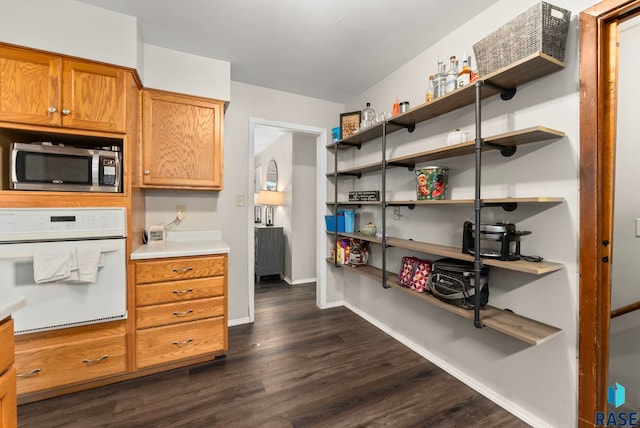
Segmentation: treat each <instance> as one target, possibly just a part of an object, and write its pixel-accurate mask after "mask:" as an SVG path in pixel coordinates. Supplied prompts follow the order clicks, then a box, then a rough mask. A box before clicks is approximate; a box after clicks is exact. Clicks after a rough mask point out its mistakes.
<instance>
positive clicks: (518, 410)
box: [344, 302, 552, 428]
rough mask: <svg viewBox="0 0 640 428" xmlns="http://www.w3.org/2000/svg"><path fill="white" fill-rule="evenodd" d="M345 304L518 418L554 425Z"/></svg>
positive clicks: (535, 424)
mask: <svg viewBox="0 0 640 428" xmlns="http://www.w3.org/2000/svg"><path fill="white" fill-rule="evenodd" d="M344 306H345V307H346V308H347V309H349V310H350V311H351V312H353V313H355V314H356V315H358V316H359V317H360V318H363V319H364V320H365V321H367V322H369V323H370V324H372V325H374V326H375V327H377V328H379V329H380V330H382V331H383V332H385V333H387V334H388V335H389V336H391V337H393V338H394V339H396V340H397V341H398V342H400V343H402V344H403V345H405V346H407V347H408V348H409V349H411V350H412V351H414V352H416V353H418V354H419V355H420V356H422V357H423V358H425V359H426V360H428V361H430V362H432V363H433V364H435V365H436V366H438V367H440V368H441V369H442V370H444V371H445V372H447V373H449V374H450V375H451V376H453V377H455V378H456V379H458V380H459V381H460V382H462V383H464V384H465V385H467V386H468V387H470V388H472V389H474V390H476V391H477V392H479V393H480V394H482V395H483V396H485V397H487V398H488V399H489V400H491V401H493V402H494V403H496V404H497V405H498V406H500V407H502V408H503V409H505V410H506V411H508V412H509V413H511V414H513V415H514V416H516V417H517V418H519V419H521V420H522V421H523V422H525V423H527V424H529V425H531V426H533V427H540V428H552V425H550V424H548V423H547V422H545V421H543V420H542V419H540V418H538V417H537V416H535V415H534V414H532V413H531V412H529V411H528V410H526V409H524V408H522V407H521V406H519V405H517V404H516V403H514V402H513V401H511V400H509V399H507V398H505V397H504V396H503V395H501V394H499V393H498V392H496V391H495V390H493V389H491V388H487V387H486V386H485V385H484V384H482V383H480V382H478V381H477V380H476V379H474V378H473V377H471V376H469V375H468V374H466V373H464V372H461V371H460V370H458V369H457V368H456V367H455V366H453V365H451V364H449V363H448V362H447V361H445V360H443V359H442V358H440V357H438V356H437V355H434V354H432V353H431V352H429V351H428V350H427V349H425V348H423V347H421V346H419V345H418V344H416V343H415V342H413V341H412V340H410V339H408V338H407V337H405V336H403V335H402V334H400V333H398V332H397V331H395V330H393V329H392V328H390V327H389V326H387V325H386V324H384V323H382V322H380V321H379V320H377V319H376V318H373V317H372V316H370V315H369V314H367V313H365V312H363V311H362V310H360V309H358V308H356V307H355V306H353V305H351V304H350V303H349V302H344Z"/></svg>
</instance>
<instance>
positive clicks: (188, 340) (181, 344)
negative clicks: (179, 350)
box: [173, 338, 193, 346]
mask: <svg viewBox="0 0 640 428" xmlns="http://www.w3.org/2000/svg"><path fill="white" fill-rule="evenodd" d="M190 342H193V338H190V339H187V340H183V341H182V342H173V344H174V345H176V346H184V345H186V344H188V343H190Z"/></svg>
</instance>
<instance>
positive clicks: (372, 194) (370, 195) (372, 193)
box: [349, 190, 380, 202]
mask: <svg viewBox="0 0 640 428" xmlns="http://www.w3.org/2000/svg"><path fill="white" fill-rule="evenodd" d="M379 200H380V192H379V191H378V190H357V191H351V192H349V202H367V201H379Z"/></svg>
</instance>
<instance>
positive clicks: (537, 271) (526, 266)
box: [329, 232, 564, 275]
mask: <svg viewBox="0 0 640 428" xmlns="http://www.w3.org/2000/svg"><path fill="white" fill-rule="evenodd" d="M329 233H331V232H329ZM338 236H343V237H345V238H355V239H360V240H362V241H367V242H372V243H375V244H381V243H382V240H381V239H380V238H378V237H375V236H365V235H363V234H362V233H346V232H338ZM387 245H388V246H389V247H396V248H404V249H406V250H412V251H418V252H421V253H426V254H432V255H434V256H442V257H451V258H454V259H458V260H466V261H470V262H472V261H474V257H473V256H472V255H470V254H465V253H463V252H462V250H461V249H460V247H451V246H448V245H440V244H431V243H428V242H420V241H413V240H411V239H400V238H394V237H391V236H387ZM482 264H484V265H487V266H493V267H497V268H500V269H507V270H512V271H516V272H523V273H529V274H532V275H545V274H548V273H551V272H555V271H558V270H561V269H563V268H564V265H563V264H562V263H554V262H548V261H541V262H528V261H526V260H513V261H503V260H496V259H491V258H486V257H484V258H482Z"/></svg>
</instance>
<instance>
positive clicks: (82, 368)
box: [15, 334, 126, 394]
mask: <svg viewBox="0 0 640 428" xmlns="http://www.w3.org/2000/svg"><path fill="white" fill-rule="evenodd" d="M125 353H126V335H124V334H123V335H121V336H116V337H107V338H101V339H96V340H85V341H80V342H70V343H62V344H60V345H58V346H47V347H42V348H39V349H37V350H34V351H31V352H25V353H18V354H16V362H15V368H16V371H17V372H18V375H17V376H18V378H17V380H18V381H17V386H18V394H25V393H29V392H34V391H40V390H44V389H49V388H55V387H59V386H63V385H70V384H74V383H79V382H84V381H87V380H92V379H97V378H100V377H104V376H109V375H115V374H121V373H124V372H125V370H126V358H125ZM105 355H106V357H105Z"/></svg>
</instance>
